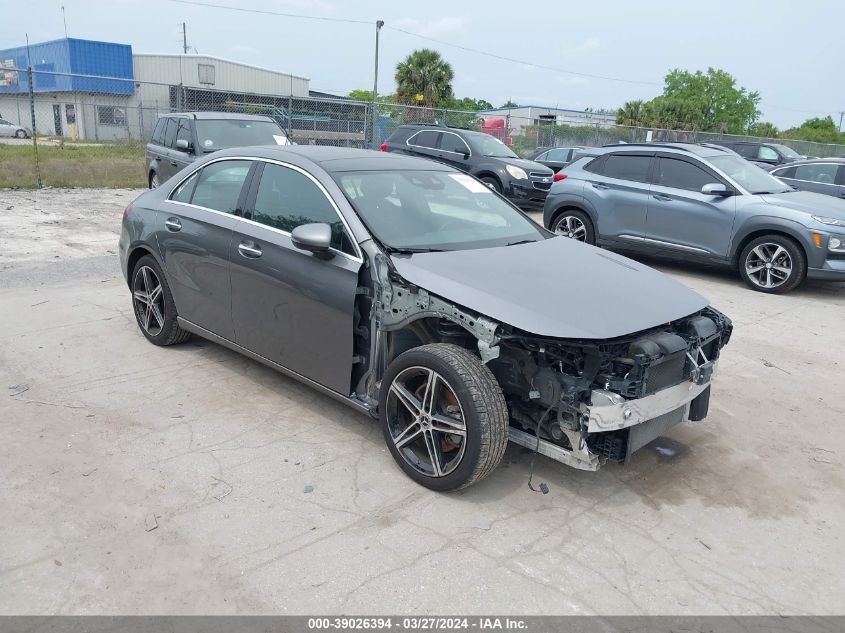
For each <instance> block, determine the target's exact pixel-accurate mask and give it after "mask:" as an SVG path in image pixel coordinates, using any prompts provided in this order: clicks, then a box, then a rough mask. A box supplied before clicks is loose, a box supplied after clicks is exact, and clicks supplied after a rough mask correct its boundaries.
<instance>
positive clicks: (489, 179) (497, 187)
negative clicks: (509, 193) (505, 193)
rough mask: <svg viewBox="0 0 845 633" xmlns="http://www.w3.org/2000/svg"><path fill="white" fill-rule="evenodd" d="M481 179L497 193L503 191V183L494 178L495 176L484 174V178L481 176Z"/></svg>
mask: <svg viewBox="0 0 845 633" xmlns="http://www.w3.org/2000/svg"><path fill="white" fill-rule="evenodd" d="M480 180H481V182H483V183H484V184H485V185H487V186H488V187H490V189H492V190H493V191H495V192H496V193H502V185H500V184H499V181H498V180H496V179H495V178H493V176H484V177H483V178H480Z"/></svg>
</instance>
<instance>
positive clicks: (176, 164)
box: [170, 160, 179, 167]
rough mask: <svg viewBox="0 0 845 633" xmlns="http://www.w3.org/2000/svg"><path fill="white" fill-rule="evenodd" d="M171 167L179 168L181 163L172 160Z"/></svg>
mask: <svg viewBox="0 0 845 633" xmlns="http://www.w3.org/2000/svg"><path fill="white" fill-rule="evenodd" d="M170 166H171V167H178V166H179V163H177V162H176V161H175V160H172V161H170Z"/></svg>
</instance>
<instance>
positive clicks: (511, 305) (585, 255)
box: [391, 237, 708, 339]
mask: <svg viewBox="0 0 845 633" xmlns="http://www.w3.org/2000/svg"><path fill="white" fill-rule="evenodd" d="M391 260H392V261H393V264H394V265H395V267H396V270H397V272H398V273H399V274H400V275H402V277H404V278H405V280H407V281H408V282H410V283H412V284H414V285H417V286H419V287H421V288H425V289H426V290H428V291H429V292H431V293H433V294H436V295H438V296H440V297H442V298H444V299H447V300H449V301H452V302H454V303H457V304H459V305H461V306H463V307H465V308H467V309H470V310H473V311H475V312H478V313H480V314H482V315H484V316H487V317H489V318H491V319H494V320H496V321H499V322H500V323H505V324H508V325H511V326H513V327H515V328H518V329H520V330H523V331H525V332H529V333H531V334H536V335H539V336H548V337H553V338H573V339H608V338H614V337H617V336H623V335H626V334H631V333H634V332H639V331H641V330H645V329H648V328H651V327H655V326H657V325H661V324H663V323H667V322H669V321H674V320H675V319H679V318H682V317H685V316H688V315H690V314H692V313H694V312H697V311H698V310H701V309H702V308H704V307H706V306H707V303H708V302H707V300H706V299H705V298H704V297H702V296H701V295H699V294H698V293H696V292H693V291H692V290H690V289H689V288H687V287H686V286H684V285H682V284H680V283H678V282H677V281H675V280H674V279H671V278H670V277H668V276H666V275H664V274H662V273H659V272H658V271H656V270H654V269H652V268H649V267H648V266H644V265H643V264H640V263H638V262H635V261H633V260H630V259H628V258H626V257H622V256H621V255H617V254H615V253H611V252H608V251H604V250H601V249H599V248H595V247H593V246H588V245H587V244H583V243H581V242H577V241H575V240H570V239H567V238H565V237H554V238H550V239H547V240H542V241H540V242H531V243H529V244H520V245H516V246H506V247H499V248H484V249H474V250H463V251H448V252H443V253H416V254H413V255H392V256H391Z"/></svg>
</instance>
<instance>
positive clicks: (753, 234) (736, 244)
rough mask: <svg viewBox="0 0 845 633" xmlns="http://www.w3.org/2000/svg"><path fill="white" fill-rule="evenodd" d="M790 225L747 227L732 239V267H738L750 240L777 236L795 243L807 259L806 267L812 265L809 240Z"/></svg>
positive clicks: (771, 224) (772, 224)
mask: <svg viewBox="0 0 845 633" xmlns="http://www.w3.org/2000/svg"><path fill="white" fill-rule="evenodd" d="M791 224H792V223H791V222H789V223H784V224H774V223H765V224H754V225H751V226H748V228H747V229H745V230H744V231H742V232H741V233H738V234H737V235H736V236H735V237H734V240H733V244H732V247H731V253H730V262H731V264H732V265H733V266H734V267H737V266H739V257H740V255H741V254H742V251H743V250H744V249H745V247H746V246H748V244H749V243H750V242H751V241H752V240H755V239H757V238H758V237H763V236H765V235H777V236H780V237H785V238H787V239H789V240H792V241H793V242H795V243H796V244H797V245H798V246H799V247H800V248H801V251H802V252H803V253H804V257H805V258H806V259H807V265H808V266H810V265H812V255H813V253H812V252H811V251H810V248H809V245H808V243H807V240H808V239H809V238H808V237H805V236H804V235H803V234H802V233H801V232H800V231H799V230H796V229H795V228H793V227H792V226H791ZM801 228H804V227H801ZM805 231H806V229H805ZM822 256H824V254H823V253H822Z"/></svg>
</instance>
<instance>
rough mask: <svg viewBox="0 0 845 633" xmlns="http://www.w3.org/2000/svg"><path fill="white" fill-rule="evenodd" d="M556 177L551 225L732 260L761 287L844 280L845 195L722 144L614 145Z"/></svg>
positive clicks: (654, 250)
mask: <svg viewBox="0 0 845 633" xmlns="http://www.w3.org/2000/svg"><path fill="white" fill-rule="evenodd" d="M556 180H557V182H555V184H554V185H553V186H552V188H551V191H550V192H549V196H548V198H547V200H546V205H545V208H544V213H543V221H544V224H545V225H546V227H547V228H549V229H551V230H552V231H554V232H555V233H558V234H559V235H566V236H568V237H571V238H574V239H578V240H581V241H584V242H588V243H590V244H597V245H599V246H606V247H610V248H615V249H619V250H626V251H634V252H641V253H648V254H653V255H662V256H669V257H672V258H675V259H681V260H686V261H700V262H704V263H710V264H723V265H728V266H732V267H734V268H737V269H738V270H739V274H740V276H741V277H742V278H743V280H744V281H745V282H746V283H747V284H748V285H749V286H750V287H751V288H752V289H754V290H759V291H761V292H769V293H784V292H789V291H790V290H793V289H794V288H795V287H797V286H798V285H799V284H800V283H801V282H802V281H803V280H804V278H805V277H810V278H812V279H825V280H829V281H845V201H843V200H838V199H836V198H832V197H830V196H824V195H821V194H817V193H812V192H808V191H796V190H795V189H794V188H792V187H790V186H788V185H786V184H784V182H783V181H781V180H778V179H777V178H775V177H773V176H771V175H769V174H768V173H766V172H765V171H764V170H762V169H760V168H759V167H757V166H756V165H753V164H752V163H750V162H748V161H747V160H745V159H743V158H741V157H740V156H738V155H737V154H736V153H735V152H733V151H731V150H729V149H726V148H724V147H719V146H717V145H710V144H700V145H695V144H689V143H665V144H659V143H649V144H642V145H635V144H631V145H613V146H609V147H603V148H600V149H595V150H590V151H589V152H587V153H586V155H584V156H581V157H580V158H579V159H578V160H576V161H574V162H573V163H572V164H571V165H569V166H568V167H566V168H565V169H563V170H562V171H561V172H559V173H558V175H557V176H556Z"/></svg>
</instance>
